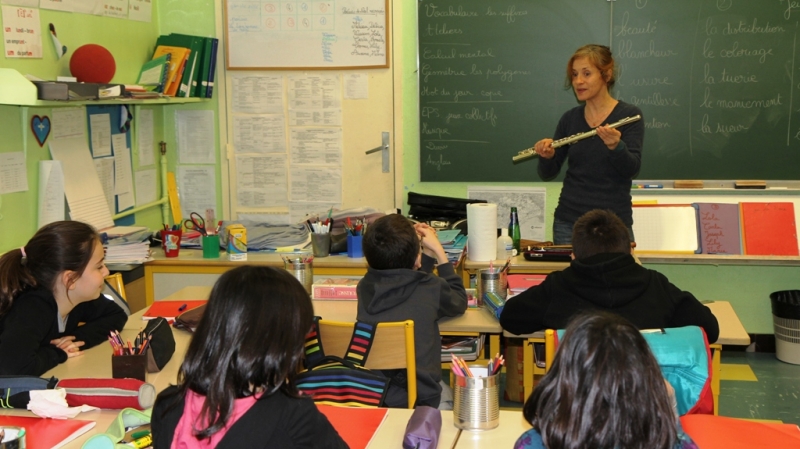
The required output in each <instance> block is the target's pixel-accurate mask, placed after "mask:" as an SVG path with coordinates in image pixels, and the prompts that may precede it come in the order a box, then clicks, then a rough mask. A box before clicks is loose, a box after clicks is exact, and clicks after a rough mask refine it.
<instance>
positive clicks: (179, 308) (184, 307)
mask: <svg viewBox="0 0 800 449" xmlns="http://www.w3.org/2000/svg"><path fill="white" fill-rule="evenodd" d="M184 310H186V304H185V303H184V304H182V305H181V306H180V307H178V312H183V311H184Z"/></svg>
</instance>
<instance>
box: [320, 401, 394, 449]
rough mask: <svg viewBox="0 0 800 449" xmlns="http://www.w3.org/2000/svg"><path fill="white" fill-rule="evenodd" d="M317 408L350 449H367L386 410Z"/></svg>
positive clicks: (322, 406)
mask: <svg viewBox="0 0 800 449" xmlns="http://www.w3.org/2000/svg"><path fill="white" fill-rule="evenodd" d="M317 408H318V409H319V411H320V412H322V414H323V415H325V417H326V418H328V421H330V423H331V425H332V426H333V428H334V429H336V432H338V433H339V436H340V437H342V439H343V440H344V441H345V443H347V445H348V446H350V449H365V448H366V447H367V446H369V442H370V441H372V437H373V436H374V435H375V432H377V431H378V427H380V425H381V423H383V420H384V419H386V413H387V412H388V411H389V410H387V409H385V408H360V407H334V406H332V405H322V404H317Z"/></svg>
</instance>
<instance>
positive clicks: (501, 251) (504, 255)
mask: <svg viewBox="0 0 800 449" xmlns="http://www.w3.org/2000/svg"><path fill="white" fill-rule="evenodd" d="M500 231H501V234H500V237H497V257H496V259H497V260H506V259H508V258H509V257H511V255H512V253H513V252H514V251H513V250H514V242H513V241H512V240H511V237H509V236H508V229H505V228H503V229H501V230H500Z"/></svg>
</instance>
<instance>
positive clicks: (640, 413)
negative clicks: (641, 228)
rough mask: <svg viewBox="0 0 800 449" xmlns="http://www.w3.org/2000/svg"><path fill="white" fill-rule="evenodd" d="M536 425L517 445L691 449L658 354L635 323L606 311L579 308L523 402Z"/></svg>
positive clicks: (520, 448)
mask: <svg viewBox="0 0 800 449" xmlns="http://www.w3.org/2000/svg"><path fill="white" fill-rule="evenodd" d="M523 414H524V416H525V419H526V420H527V421H529V422H530V423H531V425H533V429H531V430H529V431H527V432H525V433H524V434H522V436H521V437H520V438H519V439H518V440H517V443H516V444H515V445H514V448H515V449H545V448H546V449H573V448H574V449H577V448H587V447H591V448H606V449H615V448H625V449H637V448H641V449H688V448H696V447H697V446H695V444H694V443H693V442H692V440H691V439H690V438H689V437H688V436H687V435H686V434H685V433H683V430H682V429H681V428H680V422H679V421H678V420H677V418H676V416H675V413H674V411H673V408H672V405H671V403H670V399H669V396H668V391H667V386H666V383H665V381H664V377H663V376H662V375H661V369H660V368H659V366H658V362H656V359H655V357H654V356H653V354H652V353H651V352H650V347H649V346H648V345H647V342H646V341H645V339H644V337H642V335H641V333H640V332H639V330H638V329H637V328H636V327H635V326H634V325H633V324H631V323H630V322H628V321H627V320H625V319H624V318H622V317H620V316H617V315H613V314H610V313H607V312H590V313H586V314H581V315H578V316H577V317H576V318H575V319H573V320H572V321H571V322H570V324H569V325H568V326H567V328H566V332H565V333H564V337H563V339H562V340H561V341H560V343H559V347H558V352H556V356H555V359H554V360H553V366H552V368H551V369H550V371H549V372H548V373H547V374H546V375H545V376H544V378H543V379H542V380H541V382H539V384H538V385H537V386H536V388H535V389H534V390H533V393H532V394H531V396H530V397H529V398H528V400H527V402H525V407H524V408H523Z"/></svg>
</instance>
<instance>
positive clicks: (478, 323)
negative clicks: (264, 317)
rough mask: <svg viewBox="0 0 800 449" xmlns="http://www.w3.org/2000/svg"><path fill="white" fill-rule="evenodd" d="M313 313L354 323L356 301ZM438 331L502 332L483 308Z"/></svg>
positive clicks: (318, 307)
mask: <svg viewBox="0 0 800 449" xmlns="http://www.w3.org/2000/svg"><path fill="white" fill-rule="evenodd" d="M210 292H211V287H206V286H202V287H201V286H196V287H184V288H182V289H181V290H178V291H177V292H175V293H173V294H171V295H169V296H167V297H166V298H164V300H173V301H180V300H187V299H207V298H208V294H209V293H210ZM312 303H313V304H314V313H316V314H317V315H319V316H321V317H323V318H325V319H328V320H334V321H355V319H356V314H357V313H358V310H357V307H358V305H357V303H356V301H323V300H314V301H312ZM439 330H440V331H442V332H483V333H489V334H499V333H501V332H502V331H503V328H502V327H500V323H499V322H498V321H497V319H495V318H494V317H493V316H492V315H491V314H490V313H489V311H487V310H484V309H483V308H478V309H467V312H466V313H464V315H461V316H457V317H451V318H442V319H441V320H439Z"/></svg>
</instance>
